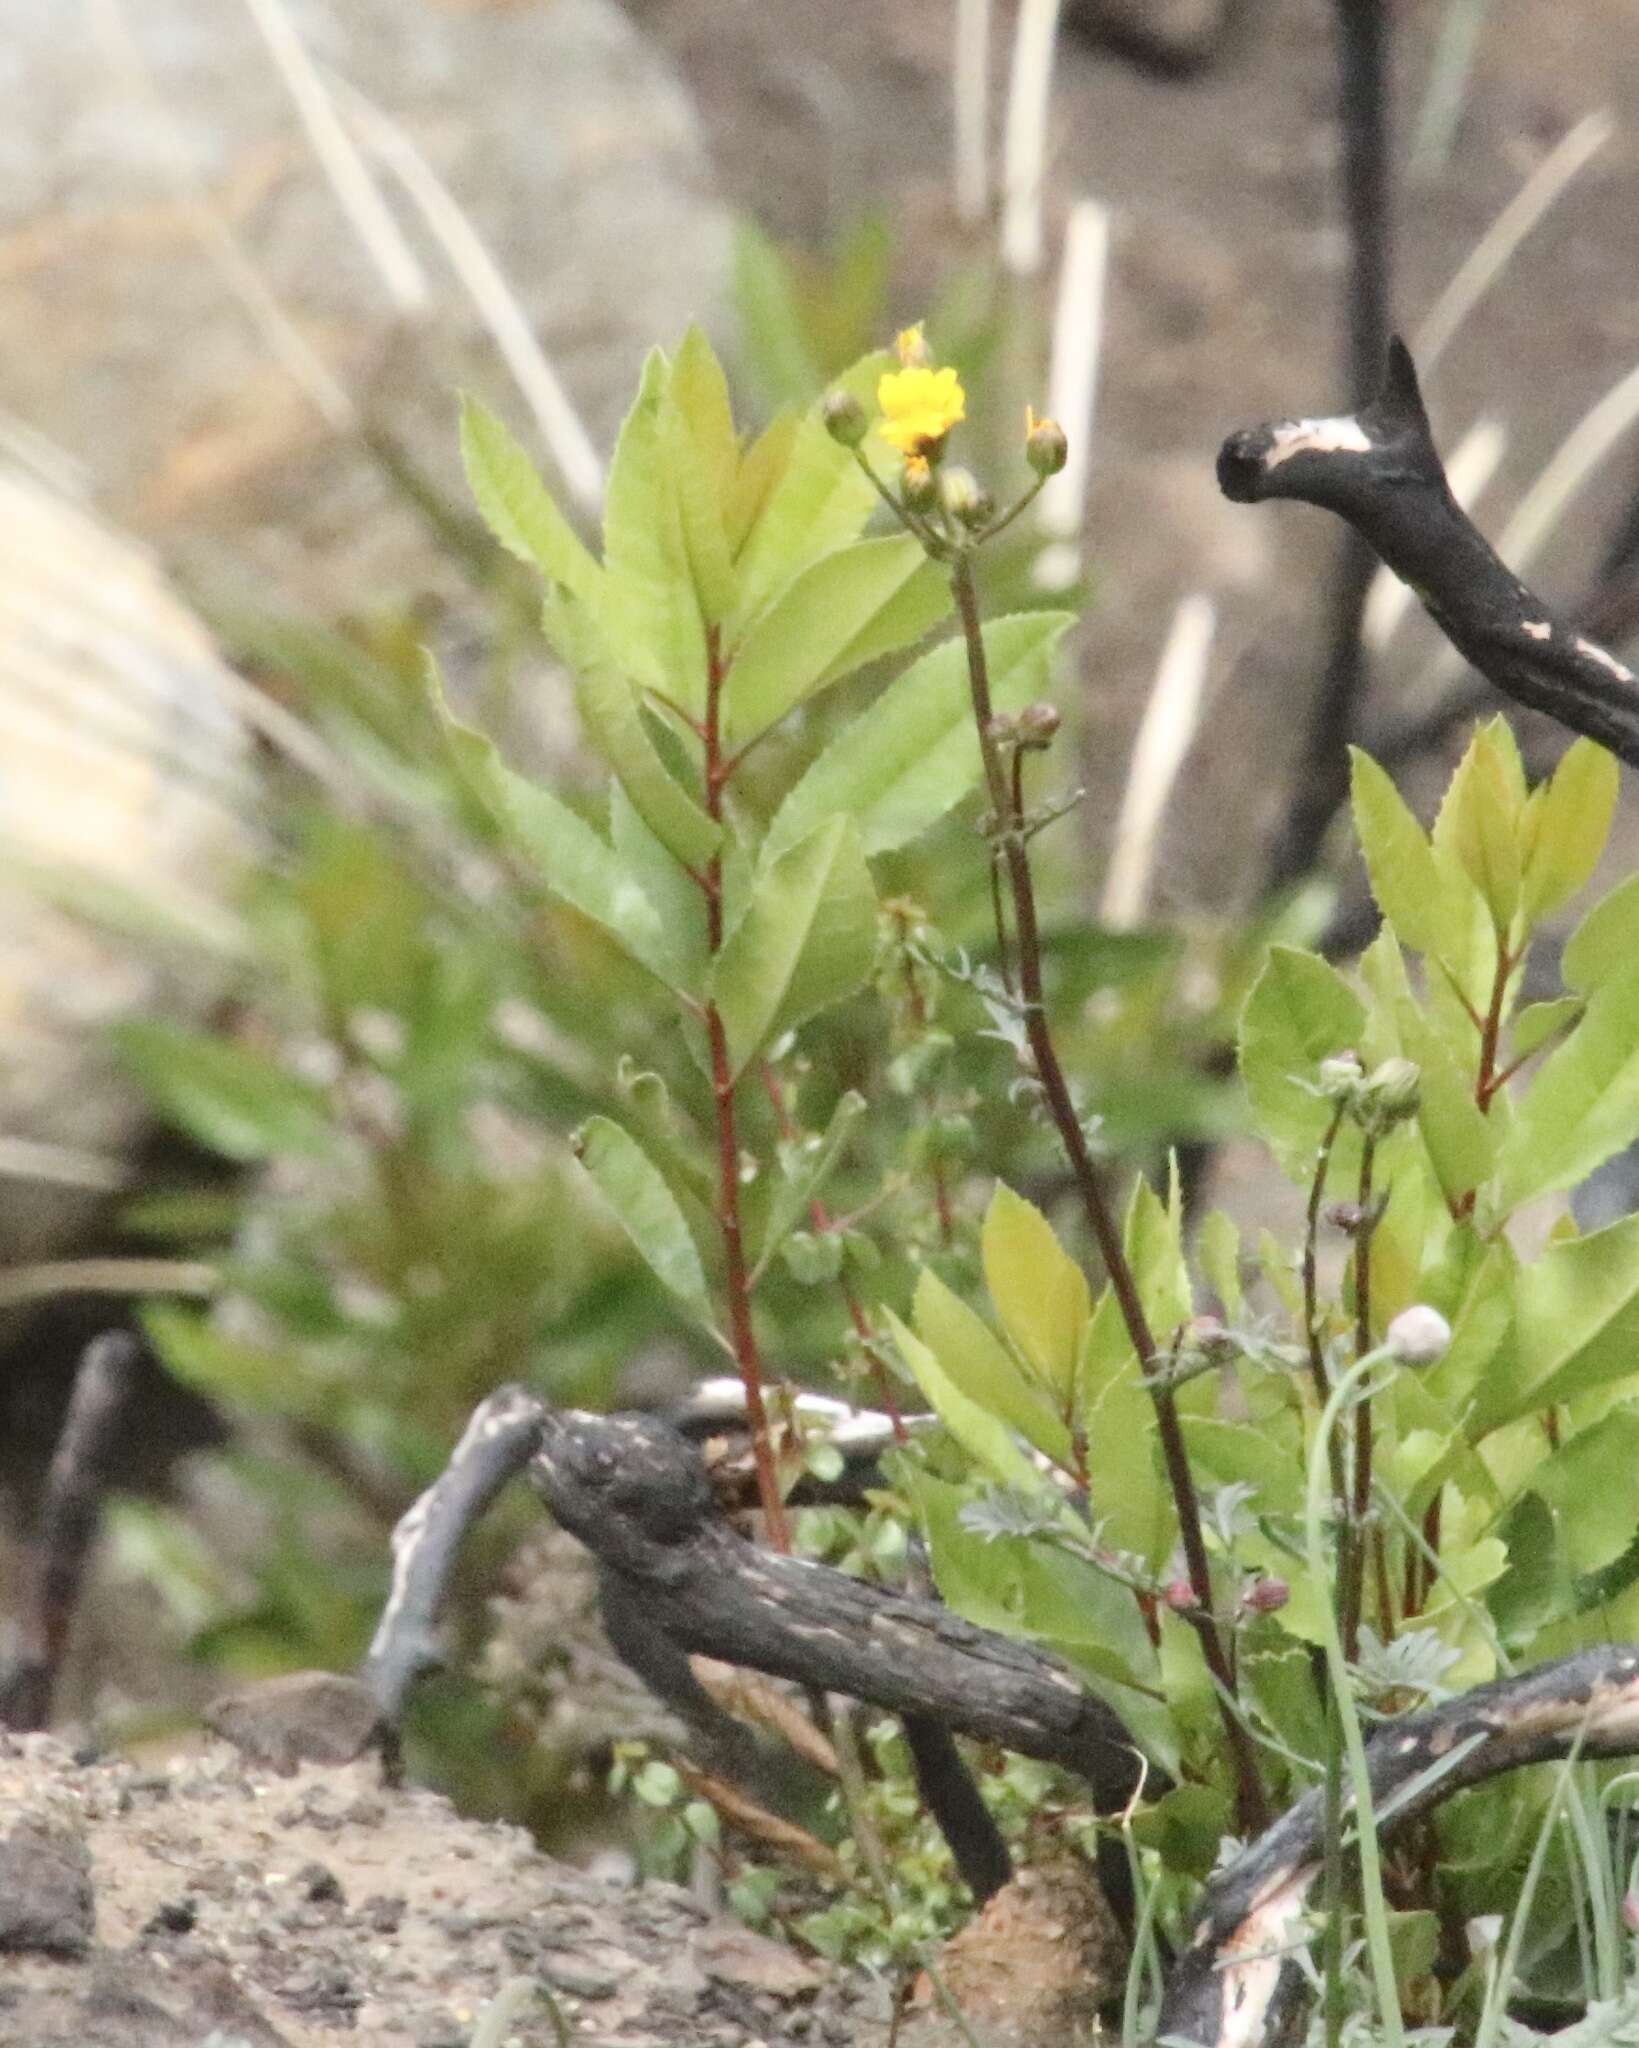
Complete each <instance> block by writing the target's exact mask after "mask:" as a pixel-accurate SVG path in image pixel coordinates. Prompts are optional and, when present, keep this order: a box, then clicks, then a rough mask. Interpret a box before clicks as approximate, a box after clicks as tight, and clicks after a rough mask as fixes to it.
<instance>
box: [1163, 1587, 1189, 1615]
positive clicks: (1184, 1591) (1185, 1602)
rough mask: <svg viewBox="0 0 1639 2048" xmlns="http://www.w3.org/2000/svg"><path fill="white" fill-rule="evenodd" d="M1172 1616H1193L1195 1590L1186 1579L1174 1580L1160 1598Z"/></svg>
mask: <svg viewBox="0 0 1639 2048" xmlns="http://www.w3.org/2000/svg"><path fill="white" fill-rule="evenodd" d="M1161 1597H1162V1598H1163V1599H1164V1600H1165V1601H1166V1603H1167V1605H1168V1606H1169V1607H1170V1608H1171V1609H1172V1611H1173V1613H1174V1614H1193V1613H1194V1611H1195V1588H1194V1587H1193V1586H1192V1585H1191V1584H1190V1582H1189V1580H1188V1579H1174V1580H1173V1581H1172V1583H1171V1584H1170V1585H1169V1586H1168V1587H1167V1590H1166V1592H1165V1593H1163V1594H1162V1596H1161Z"/></svg>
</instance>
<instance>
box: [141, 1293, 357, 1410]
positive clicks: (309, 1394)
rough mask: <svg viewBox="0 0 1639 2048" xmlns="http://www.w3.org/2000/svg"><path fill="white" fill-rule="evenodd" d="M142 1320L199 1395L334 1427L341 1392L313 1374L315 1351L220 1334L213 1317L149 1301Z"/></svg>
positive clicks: (167, 1358)
mask: <svg viewBox="0 0 1639 2048" xmlns="http://www.w3.org/2000/svg"><path fill="white" fill-rule="evenodd" d="M142 1321H143V1326H144V1328H145V1329H146V1330H147V1332H148V1335H149V1338H150V1339H151V1340H152V1343H153V1346H154V1349H155V1350H156V1351H157V1352H158V1353H159V1355H160V1357H161V1358H163V1359H164V1361H165V1365H166V1369H167V1371H169V1372H172V1373H174V1374H175V1375H176V1377H177V1378H178V1379H179V1380H180V1381H181V1382H182V1384H183V1385H184V1386H186V1387H192V1388H193V1389H194V1390H195V1392H197V1393H201V1394H204V1395H206V1396H207V1397H208V1398H209V1399H210V1400H212V1401H216V1402H220V1403H221V1404H222V1405H223V1406H224V1407H226V1408H229V1409H234V1408H238V1409H241V1410H243V1409H250V1410H253V1411H255V1412H257V1413H260V1414H264V1415H282V1416H296V1417H304V1418H309V1419H317V1418H319V1417H323V1418H324V1419H325V1420H326V1421H327V1423H329V1424H330V1426H332V1427H334V1426H335V1423H336V1419H337V1418H336V1406H337V1393H338V1389H337V1386H336V1384H335V1382H334V1380H332V1379H330V1378H329V1377H328V1376H326V1375H324V1374H322V1373H319V1372H316V1371H315V1370H313V1367H312V1364H311V1363H310V1361H311V1360H312V1359H313V1357H314V1355H315V1352H314V1347H311V1346H307V1347H304V1346H300V1345H296V1346H292V1345H275V1346H267V1347H263V1346H262V1345H259V1344H250V1343H246V1342H243V1341H242V1340H240V1339H238V1338H235V1337H229V1336H227V1335H226V1334H225V1333H224V1332H223V1331H221V1330H219V1329H218V1328H217V1327H216V1325H215V1324H214V1323H213V1322H212V1320H211V1318H210V1316H209V1314H207V1313H202V1312H201V1311H199V1310H198V1309H189V1308H179V1307H177V1306H175V1305H174V1304H172V1303H170V1302H158V1301H155V1302H149V1303H148V1304H147V1306H146V1307H145V1308H144V1309H143V1311H142Z"/></svg>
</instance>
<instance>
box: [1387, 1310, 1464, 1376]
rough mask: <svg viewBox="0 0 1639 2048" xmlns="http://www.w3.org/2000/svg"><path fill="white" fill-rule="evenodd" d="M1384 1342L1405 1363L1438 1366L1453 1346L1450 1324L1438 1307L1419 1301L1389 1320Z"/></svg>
mask: <svg viewBox="0 0 1639 2048" xmlns="http://www.w3.org/2000/svg"><path fill="white" fill-rule="evenodd" d="M1383 1341H1384V1343H1385V1344H1386V1345H1387V1346H1388V1348H1389V1350H1390V1351H1392V1352H1393V1353H1394V1355H1395V1357H1396V1358H1398V1359H1399V1361H1400V1363H1401V1364H1402V1365H1435V1364H1438V1362H1439V1361H1440V1360H1441V1359H1442V1358H1444V1357H1445V1355H1446V1352H1447V1351H1448V1350H1449V1348H1450V1345H1451V1325H1450V1324H1449V1323H1448V1322H1447V1321H1446V1319H1445V1317H1444V1316H1443V1315H1441V1313H1440V1311H1439V1310H1438V1309H1437V1308H1430V1307H1429V1306H1428V1305H1427V1303H1426V1302H1417V1303H1415V1304H1414V1305H1413V1306H1412V1307H1411V1308H1403V1309H1402V1310H1401V1311H1400V1313H1399V1314H1398V1315H1397V1316H1396V1317H1395V1319H1394V1321H1393V1322H1392V1323H1390V1325H1389V1327H1388V1332H1387V1334H1386V1336H1385V1337H1384V1340H1383Z"/></svg>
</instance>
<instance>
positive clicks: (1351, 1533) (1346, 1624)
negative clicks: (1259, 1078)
mask: <svg viewBox="0 0 1639 2048" xmlns="http://www.w3.org/2000/svg"><path fill="white" fill-rule="evenodd" d="M1376 1163H1377V1137H1376V1134H1375V1133H1374V1132H1372V1131H1369V1130H1368V1131H1367V1132H1366V1133H1365V1134H1364V1136H1363V1137H1362V1139H1361V1144H1360V1193H1359V1199H1358V1207H1359V1210H1360V1225H1359V1231H1358V1235H1357V1236H1356V1238H1355V1241H1354V1347H1355V1357H1356V1358H1357V1359H1359V1358H1364V1357H1365V1356H1366V1354H1367V1353H1368V1352H1369V1351H1370V1350H1371V1348H1372V1228H1373V1222H1374V1219H1373V1216H1372V1173H1373V1169H1374V1167H1375V1166H1376ZM1371 1502H1372V1404H1371V1397H1370V1395H1369V1394H1363V1395H1362V1396H1361V1398H1360V1400H1359V1402H1358V1403H1357V1404H1356V1406H1355V1414H1354V1497H1353V1499H1352V1500H1351V1501H1350V1503H1349V1512H1348V1518H1347V1523H1346V1534H1345V1545H1346V1547H1345V1548H1344V1557H1343V1562H1342V1567H1341V1570H1340V1572H1339V1578H1340V1580H1341V1586H1340V1593H1341V1599H1340V1602H1339V1607H1340V1612H1341V1618H1342V1636H1343V1650H1344V1654H1345V1655H1346V1656H1347V1657H1348V1659H1349V1661H1350V1662H1351V1663H1352V1662H1353V1661H1354V1659H1355V1658H1356V1657H1357V1656H1358V1655H1359V1652H1360V1610H1361V1604H1362V1599H1363V1596H1364V1588H1365V1579H1366V1517H1367V1515H1368V1514H1369V1513H1370V1510H1371Z"/></svg>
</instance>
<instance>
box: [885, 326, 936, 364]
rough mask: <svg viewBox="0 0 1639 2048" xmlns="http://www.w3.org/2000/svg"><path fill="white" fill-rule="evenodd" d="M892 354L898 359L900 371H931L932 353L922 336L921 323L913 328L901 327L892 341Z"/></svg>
mask: <svg viewBox="0 0 1639 2048" xmlns="http://www.w3.org/2000/svg"><path fill="white" fill-rule="evenodd" d="M893 346H894V354H895V355H896V356H898V358H899V367H900V368H901V369H902V370H931V369H932V368H933V351H932V349H930V348H929V347H928V344H927V342H926V340H925V339H924V338H923V334H922V323H921V321H920V320H918V321H917V323H916V325H915V326H914V327H902V328H901V329H900V330H899V333H898V335H897V336H896V337H895V339H894V345H893Z"/></svg>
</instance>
